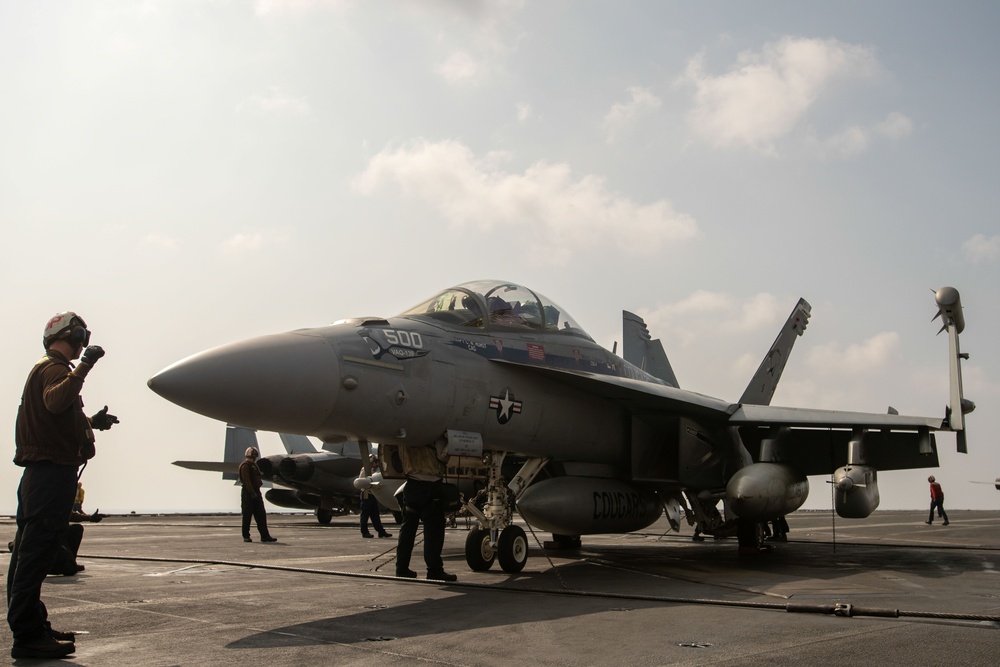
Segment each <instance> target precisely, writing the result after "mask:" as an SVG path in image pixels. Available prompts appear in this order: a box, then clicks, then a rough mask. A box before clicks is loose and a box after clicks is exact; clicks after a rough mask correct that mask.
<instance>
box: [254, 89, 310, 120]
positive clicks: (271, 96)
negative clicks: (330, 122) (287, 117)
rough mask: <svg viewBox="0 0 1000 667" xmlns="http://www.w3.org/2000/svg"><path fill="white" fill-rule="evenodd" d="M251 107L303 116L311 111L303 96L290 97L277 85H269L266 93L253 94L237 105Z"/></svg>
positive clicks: (271, 112)
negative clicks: (269, 87)
mask: <svg viewBox="0 0 1000 667" xmlns="http://www.w3.org/2000/svg"><path fill="white" fill-rule="evenodd" d="M247 106H249V107H252V108H254V109H257V110H258V111H261V112H264V113H269V114H277V115H281V114H294V115H298V116H304V115H307V114H310V113H312V107H310V106H309V103H308V102H307V101H306V100H305V98H304V97H291V96H290V95H286V94H285V93H283V92H282V91H281V90H280V89H279V88H278V87H277V86H271V90H270V92H269V93H267V94H266V95H259V94H254V95H251V96H250V98H249V99H248V100H246V101H244V102H241V103H240V105H239V107H238V108H240V109H243V108H244V107H247Z"/></svg>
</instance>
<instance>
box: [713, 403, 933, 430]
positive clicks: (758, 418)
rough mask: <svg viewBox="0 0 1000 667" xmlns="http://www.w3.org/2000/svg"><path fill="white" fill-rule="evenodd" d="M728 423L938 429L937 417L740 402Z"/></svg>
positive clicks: (811, 426)
mask: <svg viewBox="0 0 1000 667" xmlns="http://www.w3.org/2000/svg"><path fill="white" fill-rule="evenodd" d="M729 421H730V423H732V424H734V425H737V426H743V425H758V426H764V425H767V426H802V427H810V428H848V429H850V428H865V429H883V430H885V429H889V430H898V431H916V430H921V429H929V430H934V431H936V430H940V429H942V428H944V427H945V425H944V423H943V420H942V419H941V418H940V417H937V418H935V417H908V416H906V415H896V414H879V413H873V412H844V411H841V410H815V409H812V408H781V407H776V406H769V405H741V406H739V409H738V410H736V411H735V412H734V413H733V415H732V416H731V417H730V418H729Z"/></svg>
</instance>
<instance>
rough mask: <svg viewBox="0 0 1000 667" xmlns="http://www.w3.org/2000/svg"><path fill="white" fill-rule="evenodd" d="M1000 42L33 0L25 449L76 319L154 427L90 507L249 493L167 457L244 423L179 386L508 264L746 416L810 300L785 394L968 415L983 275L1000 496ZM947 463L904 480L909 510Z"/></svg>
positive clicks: (649, 18)
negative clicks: (647, 336) (49, 347)
mask: <svg viewBox="0 0 1000 667" xmlns="http://www.w3.org/2000/svg"><path fill="white" fill-rule="evenodd" d="M998 28H1000V5H998V4H997V3H995V2H971V1H970V2H963V3H957V4H956V3H940V2H929V1H925V0H915V1H914V0H903V1H895V0H888V1H883V2H877V3H872V2H851V1H846V2H838V3H802V2H767V1H764V2H755V3H745V2H714V3H687V2H659V1H657V2H653V1H630V0H615V1H614V2H597V1H585V0H584V1H574V2H569V1H564V0H546V1H544V2H530V1H527V0H525V1H519V0H498V1H496V2H481V1H475V0H461V1H459V0H451V1H446V0H437V1H432V0H428V1H425V2H377V1H372V2H360V1H356V2H352V1H350V0H325V1H324V0H256V1H250V0H246V1H242V0H145V1H139V0H94V1H90V2H83V1H60V0H51V1H48V2H44V3H34V2H32V3H28V2H19V1H17V0H0V231H2V237H0V238H2V242H0V285H2V289H0V299H2V301H0V306H2V310H0V312H2V313H3V322H4V328H5V333H4V337H3V341H4V345H3V353H2V354H0V377H2V378H4V380H3V382H2V383H0V406H6V407H4V408H2V409H0V452H6V454H5V455H3V456H2V457H0V458H6V460H8V461H9V460H10V458H11V457H12V456H13V451H14V442H13V440H14V421H15V416H16V412H17V405H18V403H19V400H20V394H21V391H22V388H23V383H24V379H25V378H26V376H27V374H28V371H29V370H30V368H31V366H32V365H33V363H34V362H35V361H36V360H37V359H38V358H39V357H40V356H41V354H42V352H43V350H42V346H41V334H42V330H43V327H44V326H45V323H46V322H47V321H48V319H49V318H50V317H51V316H52V315H53V314H55V313H57V312H60V311H64V310H73V311H76V312H77V313H79V314H80V315H81V316H82V317H84V319H85V320H86V321H87V323H88V325H89V326H90V329H91V330H92V331H93V340H92V343H94V344H97V345H101V346H102V347H104V348H105V350H106V351H107V355H106V356H105V357H104V358H103V359H102V360H101V361H100V362H99V364H98V365H97V366H96V367H95V368H94V371H93V372H92V373H91V374H90V376H89V377H88V379H87V382H86V385H85V387H84V392H83V396H84V400H85V403H86V409H87V410H88V414H90V413H92V412H96V411H97V410H99V409H100V408H101V407H103V406H104V405H105V404H106V405H108V406H110V410H111V412H112V413H113V414H117V415H118V416H119V418H120V420H121V423H120V424H119V425H118V426H116V427H115V428H114V429H112V430H111V431H108V432H105V433H99V434H98V436H99V439H98V443H97V451H98V455H97V457H96V458H95V459H94V460H93V461H91V463H90V465H89V466H88V467H87V469H86V471H85V473H84V476H83V483H84V486H85V488H86V489H87V500H86V504H85V507H86V509H88V510H91V511H93V510H95V509H97V508H100V509H101V511H102V512H128V511H137V512H142V511H151V510H178V511H194V510H208V509H211V510H235V509H236V508H237V507H238V504H239V496H238V493H237V492H236V490H235V489H233V488H232V485H231V483H230V482H223V481H222V480H221V479H219V478H218V476H217V475H216V474H213V473H206V472H193V471H188V470H182V469H180V468H177V467H175V466H172V465H170V462H171V461H175V460H179V459H200V460H217V459H220V458H221V456H222V450H223V440H224V432H225V426H224V425H223V424H221V423H219V422H214V421H212V420H210V419H207V418H205V417H201V416H199V415H195V414H193V413H190V412H187V411H185V410H183V409H182V408H180V407H177V406H175V405H173V404H171V403H169V402H167V401H165V400H163V399H161V398H160V397H158V396H157V395H155V394H154V393H153V392H152V391H150V390H149V389H148V388H147V386H146V381H147V379H148V378H149V377H151V376H152V375H154V374H155V373H156V372H157V371H159V370H160V369H162V368H164V367H166V366H168V365H169V364H171V363H173V362H175V361H177V360H179V359H181V358H184V357H186V356H188V355H191V354H194V353H196V352H198V351H201V350H204V349H207V348H209V347H213V346H216V345H220V344H223V343H226V342H231V341H235V340H238V339H242V338H246V337H250V336H255V335H260V334H266V333H274V332H280V331H288V330H292V329H297V328H301V327H309V326H320V325H324V324H328V323H331V322H333V321H335V320H338V319H343V318H347V317H354V316H367V315H379V316H391V315H394V314H396V313H399V312H401V311H403V310H405V309H407V308H408V307H410V306H413V305H415V304H417V303H419V302H421V301H423V300H424V299H426V298H428V297H430V296H431V295H433V294H434V293H436V292H438V291H440V290H441V289H444V288H446V287H450V286H452V285H456V284H459V283H463V282H468V281H471V280H477V279H485V278H490V279H502V280H507V281H512V282H517V283H520V284H523V285H526V286H528V287H530V288H533V289H535V290H537V291H539V292H541V293H542V294H544V295H545V296H547V297H549V298H551V299H553V300H554V301H556V302H557V303H559V304H560V305H561V306H562V307H563V308H565V309H566V310H567V311H568V312H569V313H571V314H572V316H573V318H574V319H575V320H576V321H577V322H578V323H579V324H580V325H581V326H582V327H584V328H585V329H586V330H587V331H588V332H589V333H590V334H591V335H592V336H593V337H594V338H595V340H597V341H598V342H600V343H601V344H602V345H604V346H605V347H608V348H609V349H610V348H611V347H612V345H614V343H615V341H617V340H620V339H621V311H622V310H623V309H627V310H630V311H633V312H637V313H639V314H640V315H642V316H643V317H644V318H645V319H646V322H647V324H648V325H649V329H650V331H651V332H652V333H653V335H654V337H658V338H660V339H661V340H662V341H663V345H664V347H665V349H666V351H667V353H668V355H669V357H670V359H671V362H672V364H673V367H674V370H675V372H676V375H677V377H678V380H679V382H680V384H681V386H682V387H683V388H687V389H692V390H694V391H698V392H700V393H703V394H709V395H711V396H715V397H718V398H722V399H726V400H731V401H735V400H737V399H738V398H739V396H740V394H741V393H742V392H743V388H744V386H745V384H746V383H747V381H748V380H749V378H750V377H751V376H752V374H753V372H754V370H755V369H756V367H757V365H758V363H759V361H760V359H761V357H762V356H763V354H764V352H766V350H767V348H768V346H769V345H770V343H771V341H772V340H773V339H774V336H775V335H776V333H777V329H778V327H779V326H780V325H781V323H782V322H783V321H784V320H785V318H786V317H787V315H788V313H789V312H790V311H791V309H792V307H793V306H794V305H795V303H796V301H797V299H798V298H799V297H805V298H806V299H807V300H808V301H809V302H810V303H811V305H812V319H811V320H810V322H809V326H808V330H807V331H806V333H805V336H804V337H803V338H802V339H800V340H799V341H798V343H797V345H796V348H795V351H794V353H793V355H792V357H791V360H790V362H789V364H788V367H787V368H786V370H785V374H784V377H783V380H782V382H781V384H780V385H779V387H778V390H777V393H776V395H775V397H774V400H773V404H775V405H786V406H797V407H820V408H828V409H844V410H861V411H869V412H884V411H885V410H886V409H887V407H888V406H890V405H891V406H893V407H895V408H896V409H897V410H899V412H900V413H902V414H916V415H929V416H937V415H941V416H943V414H944V406H945V404H946V402H947V400H948V397H947V393H948V382H947V355H948V342H947V338H946V336H944V335H941V336H938V335H936V334H937V331H938V329H939V324H938V323H937V322H931V318H932V317H933V316H934V314H935V312H936V306H935V304H934V300H933V295H932V293H931V289H936V288H939V287H942V286H945V285H952V286H954V287H956V288H958V289H959V291H960V292H961V295H962V303H963V305H964V307H965V318H966V322H967V328H966V331H965V333H964V334H963V336H962V350H963V352H968V353H969V354H970V359H969V360H968V361H967V362H966V363H965V365H964V374H965V375H964V377H965V393H966V396H967V397H968V398H970V399H972V400H973V401H975V402H976V404H977V406H978V409H977V410H976V412H974V413H973V414H971V415H969V418H968V434H969V453H968V454H966V455H962V454H958V453H957V452H956V450H955V442H954V436H953V435H951V434H941V435H939V437H938V451H939V456H940V462H941V467H940V468H939V469H935V470H933V471H930V472H933V473H934V474H935V475H936V476H937V478H938V480H939V481H940V482H942V483H943V486H944V489H945V493H946V497H947V506H948V507H949V508H950V509H963V508H964V509H990V508H996V507H998V506H1000V492H998V491H996V490H995V489H994V488H993V486H992V485H985V484H976V483H974V482H983V481H986V482H989V481H992V480H993V479H994V478H996V477H997V476H1000V446H998V445H1000V443H998V442H997V436H996V433H997V432H998V430H1000V429H998V427H1000V423H998V421H1000V420H998V416H997V405H998V402H1000V375H998V371H1000V351H998V345H997V338H998V336H997V334H998V332H1000V222H998V211H1000V187H998V167H997V155H998V154H1000V129H998V127H1000V124H998V121H997V119H998V118H1000V76H998V75H997V72H996V64H997V63H998V62H1000V41H998V40H997V39H996V34H997V30H998ZM261 446H262V450H263V454H264V455H269V454H276V453H279V452H280V451H281V448H280V444H279V442H278V439H277V437H276V436H273V434H261ZM20 472H21V470H20V469H19V468H17V467H16V466H14V465H13V464H12V463H8V464H2V463H0V513H2V514H10V513H13V511H14V509H15V506H16V496H15V492H16V488H17V482H18V479H19V476H20ZM927 474H928V471H926V470H918V471H901V472H885V473H883V474H882V475H880V478H879V479H880V489H881V496H882V505H881V508H882V509H910V508H923V507H926V506H927V503H928V491H927V483H926V476H927ZM810 481H811V485H812V494H811V497H810V499H809V500H808V501H807V504H806V506H805V507H806V508H809V509H823V508H829V506H830V493H829V490H828V489H829V487H828V485H826V484H825V483H824V478H822V477H819V478H815V477H814V478H811V480H810ZM953 518H954V517H953Z"/></svg>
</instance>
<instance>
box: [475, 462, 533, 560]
mask: <svg viewBox="0 0 1000 667" xmlns="http://www.w3.org/2000/svg"><path fill="white" fill-rule="evenodd" d="M504 456H505V453H504V452H486V453H485V455H484V457H483V458H484V463H486V464H487V466H488V470H489V474H488V479H487V484H486V488H485V489H484V490H483V491H485V492H486V503H485V505H484V507H483V509H482V510H480V509H479V508H478V507H476V506H475V504H473V502H472V501H469V502H468V503H467V504H466V509H467V510H468V512H469V513H470V514H471V515H472V516H474V517H475V518H476V520H477V521H478V522H479V525H477V526H476V527H475V528H473V529H472V530H471V531H469V536H468V537H467V538H466V540H465V560H466V562H468V564H469V567H470V568H471V569H472V570H474V571H476V572H485V571H487V570H489V569H490V568H491V567H493V563H494V562H496V561H500V568H501V569H502V570H503V571H504V572H506V573H508V574H517V573H518V572H520V571H521V570H523V569H524V565H525V564H526V563H527V562H528V537H527V535H525V533H524V530H523V529H522V528H521V527H520V526H515V525H514V524H513V517H514V503H515V502H516V500H517V498H518V497H519V496H520V495H521V492H522V491H524V489H525V488H526V487H527V486H528V484H530V483H531V480H533V479H534V478H535V475H537V474H538V471H539V470H541V469H542V468H543V467H544V466H545V464H546V463H548V459H544V458H537V459H529V460H528V461H527V462H525V464H524V465H523V466H522V467H521V470H520V471H518V473H517V475H516V476H515V477H514V479H513V480H512V481H511V483H510V484H509V485H504V480H503V476H502V475H501V474H500V465H501V464H502V463H503V459H504Z"/></svg>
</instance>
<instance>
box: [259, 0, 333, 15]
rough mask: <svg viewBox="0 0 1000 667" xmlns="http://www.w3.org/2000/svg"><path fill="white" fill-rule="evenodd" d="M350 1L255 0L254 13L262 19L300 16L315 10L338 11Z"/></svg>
mask: <svg viewBox="0 0 1000 667" xmlns="http://www.w3.org/2000/svg"><path fill="white" fill-rule="evenodd" d="M351 4H352V0H257V2H256V3H255V5H254V12H255V13H256V14H257V16H260V17H262V18H272V17H278V16H286V15H292V16H302V15H304V14H308V13H311V12H315V11H317V10H340V9H343V8H345V7H348V6H350V5H351Z"/></svg>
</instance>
